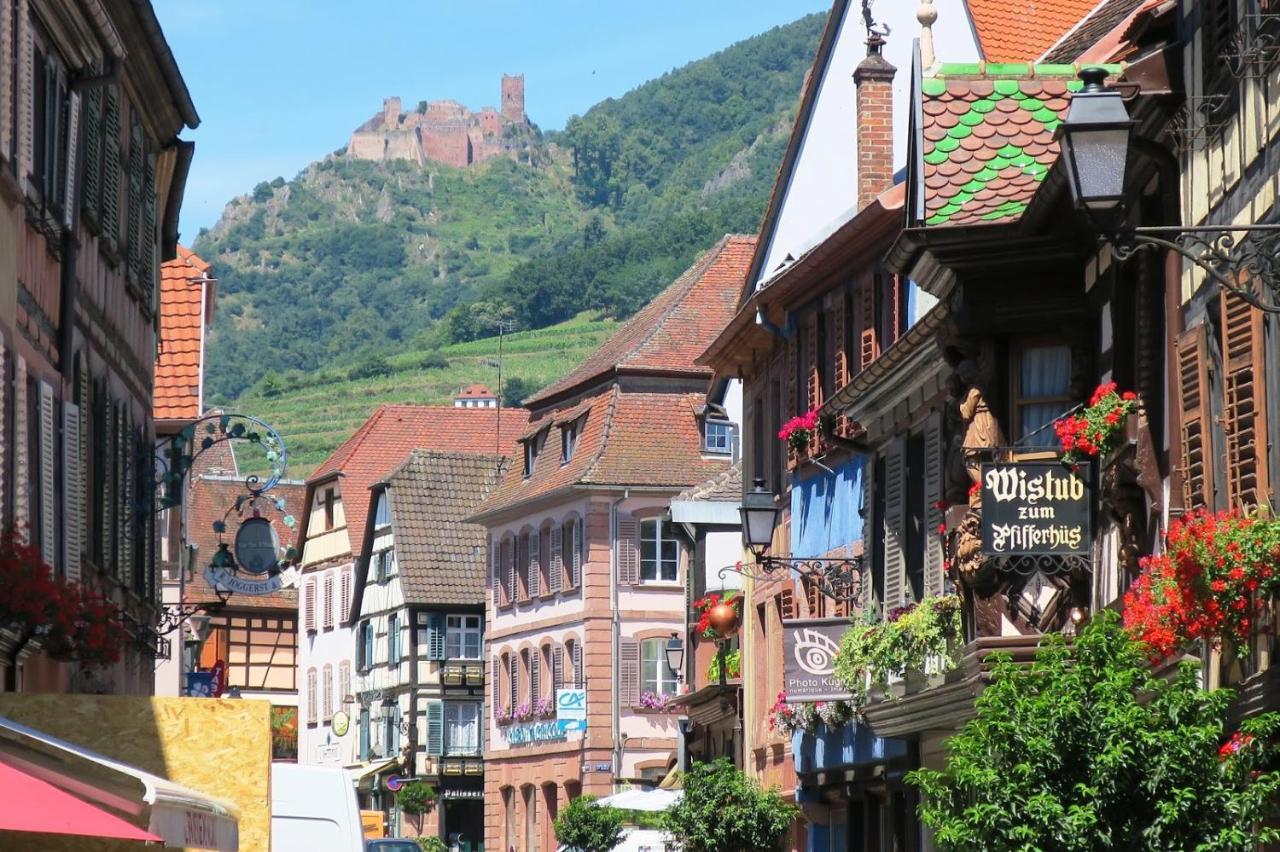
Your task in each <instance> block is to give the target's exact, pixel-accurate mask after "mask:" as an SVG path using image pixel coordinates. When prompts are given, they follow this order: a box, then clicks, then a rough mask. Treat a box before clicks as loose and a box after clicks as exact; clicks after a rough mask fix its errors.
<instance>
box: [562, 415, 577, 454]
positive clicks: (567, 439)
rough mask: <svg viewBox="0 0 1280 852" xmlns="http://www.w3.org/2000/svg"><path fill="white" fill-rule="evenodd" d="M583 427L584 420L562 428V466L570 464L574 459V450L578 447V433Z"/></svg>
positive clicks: (575, 421)
mask: <svg viewBox="0 0 1280 852" xmlns="http://www.w3.org/2000/svg"><path fill="white" fill-rule="evenodd" d="M581 427H582V418H578V419H576V420H574V421H573V422H572V423H566V424H564V425H563V426H561V427H560V464H568V463H569V461H570V460H571V459H572V458H573V450H574V448H575V447H577V445H578V433H579V431H581Z"/></svg>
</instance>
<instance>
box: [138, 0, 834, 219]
mask: <svg viewBox="0 0 1280 852" xmlns="http://www.w3.org/2000/svg"><path fill="white" fill-rule="evenodd" d="M154 5H155V8H156V12H157V14H158V16H159V18H160V23H161V25H162V26H163V27H164V32H165V35H166V37H167V38H168V40H169V44H170V46H171V47H172V48H173V52H174V55H175V56H176V57H177V59H178V65H179V67H180V68H181V69H182V73H183V76H184V78H185V79H186V81H187V86H188V87H189V88H190V89H191V94H192V97H193V98H194V99H195V104H196V110H197V111H198V112H199V113H200V118H201V125H200V127H199V128H198V129H196V130H195V131H191V130H188V131H186V132H185V133H184V136H185V137H186V138H189V139H194V140H195V142H196V156H195V162H194V163H193V165H192V170H191V176H190V179H189V181H188V183H187V194H186V201H185V203H184V205H183V210H182V218H181V224H182V237H183V240H184V241H187V242H189V241H191V240H194V239H195V236H196V232H197V231H198V230H199V229H200V228H202V227H208V226H210V225H212V224H213V223H214V222H215V221H216V220H217V218H218V215H219V214H220V213H221V212H222V208H223V206H224V205H225V204H226V202H227V201H228V200H230V199H231V198H232V197H233V196H235V195H238V194H241V193H244V192H247V191H249V190H250V189H252V188H253V186H254V184H256V183H257V182H258V181H261V180H270V179H271V178H274V177H276V176H277V175H283V176H284V177H286V178H290V177H293V176H294V175H295V174H297V173H298V172H299V171H300V170H301V169H302V168H303V167H304V166H306V165H307V164H308V163H310V162H311V161H313V160H317V159H320V158H321V157H323V156H324V155H325V154H326V153H328V152H330V151H333V150H335V149H336V148H340V147H342V146H343V145H345V144H346V142H347V137H348V135H349V134H350V132H351V130H353V129H354V128H355V127H356V126H357V125H358V124H360V123H361V122H363V121H364V120H365V119H367V118H369V117H370V116H371V115H373V114H374V113H375V112H377V111H378V110H379V109H381V104H382V99H383V98H384V97H387V96H389V95H399V96H400V97H401V98H402V99H403V101H404V103H405V104H406V105H408V104H416V103H417V102H418V101H419V100H439V99H443V98H453V99H455V100H459V101H462V102H463V103H465V104H467V105H468V106H470V107H472V108H479V107H481V106H486V105H495V106H496V105H497V104H498V92H499V81H500V79H501V76H502V74H503V73H504V72H508V73H520V72H523V73H524V75H525V85H526V90H527V91H526V108H527V111H528V113H529V117H530V118H531V119H532V120H533V121H534V122H536V123H537V124H538V125H539V126H541V127H542V128H544V129H554V128H560V127H563V126H564V122H565V120H566V119H567V118H568V117H569V116H571V115H573V114H575V113H581V112H583V111H584V110H586V109H587V108H588V107H590V106H591V105H592V104H594V103H596V102H597V101H599V100H602V99H603V98H606V97H609V96H611V95H620V94H622V93H623V92H626V91H627V90H628V89H631V88H633V87H635V86H636V85H638V84H640V83H643V82H644V81H646V80H649V79H651V78H653V77H655V76H658V75H660V74H662V73H664V72H666V71H669V70H671V69H672V68H675V67H678V66H680V65H683V64H685V63H686V62H689V61H691V60H694V59H698V58H700V57H702V56H705V55H707V54H708V53H712V52H714V51H716V50H719V49H721V48H723V47H726V46H728V45H730V44H732V43H734V42H735V41H739V40H741V39H743V38H747V37H749V36H752V35H755V34H756V33H760V32H763V31H765V30H767V29H769V28H770V27H773V26H776V25H778V24H783V23H787V22H789V21H792V20H795V19H796V18H798V17H800V16H801V15H804V14H807V13H809V12H814V11H824V10H825V9H827V8H828V3H827V2H824V0H648V2H645V3H628V2H619V0H362V2H357V3H352V2H350V0H347V2H339V0H252V1H251V0H154ZM798 94H799V93H797V95H798Z"/></svg>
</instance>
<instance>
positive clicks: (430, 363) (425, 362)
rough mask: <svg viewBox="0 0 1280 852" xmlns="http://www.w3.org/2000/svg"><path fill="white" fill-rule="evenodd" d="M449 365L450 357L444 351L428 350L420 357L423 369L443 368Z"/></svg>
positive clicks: (419, 360) (419, 365)
mask: <svg viewBox="0 0 1280 852" xmlns="http://www.w3.org/2000/svg"><path fill="white" fill-rule="evenodd" d="M448 366H449V359H448V358H446V357H445V356H444V354H443V353H442V352H428V353H426V354H425V355H423V356H422V357H421V358H419V359H418V368H419V369H421V370H443V369H445V368H446V367H448Z"/></svg>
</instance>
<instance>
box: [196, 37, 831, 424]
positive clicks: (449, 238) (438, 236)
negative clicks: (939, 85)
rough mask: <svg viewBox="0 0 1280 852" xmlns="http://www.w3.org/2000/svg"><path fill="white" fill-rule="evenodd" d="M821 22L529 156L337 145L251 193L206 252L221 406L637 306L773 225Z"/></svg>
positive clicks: (697, 66) (210, 379) (579, 127)
mask: <svg viewBox="0 0 1280 852" xmlns="http://www.w3.org/2000/svg"><path fill="white" fill-rule="evenodd" d="M821 24H822V17H821V16H820V15H811V16H809V17H806V18H803V19H801V20H799V21H797V22H795V23H792V24H789V25H787V26H785V27H779V28H777V29H774V30H771V31H770V32H767V33H764V34H762V35H760V36H757V37H755V38H752V39H749V40H747V41H744V42H741V43H739V44H736V45H734V46H732V47H729V48H727V49H725V50H723V51H721V52H719V53H717V54H715V55H713V56H710V57H708V58H706V59H703V60H700V61H697V62H694V63H691V64H689V65H687V66H685V67H683V68H680V69H676V70H674V71H672V72H670V73H668V74H666V75H663V76H662V77H660V78H658V79H656V80H653V81H650V82H649V83H646V84H644V85H643V86H640V87H639V88H637V89H635V90H633V91H631V92H629V93H627V94H625V95H623V96H621V97H619V98H616V99H609V100H607V101H604V102H602V103H600V104H597V105H596V106H595V107H593V108H592V109H591V110H589V111H588V112H587V113H586V114H585V115H583V116H581V117H578V116H575V117H574V118H573V119H572V120H570V122H569V123H568V124H567V126H566V128H565V129H564V130H563V131H558V132H549V133H547V134H546V135H545V136H543V135H541V134H539V133H538V132H537V131H536V130H534V131H531V133H530V134H529V139H528V141H527V147H526V150H525V155H524V156H523V157H522V161H521V162H519V163H516V162H512V161H508V160H495V161H491V162H489V163H487V164H484V165H482V166H479V167H475V168H472V169H468V170H458V169H452V168H449V167H446V166H439V165H430V166H428V167H427V168H425V169H423V168H419V167H417V166H415V165H413V164H411V163H409V162H407V161H405V162H398V163H391V164H375V163H370V162H363V161H354V160H349V159H347V158H346V157H345V156H343V152H342V151H338V152H335V154H334V155H332V156H330V157H328V158H326V159H325V160H324V161H322V162H319V163H314V164H312V165H311V166H309V167H308V168H307V169H305V170H304V171H303V172H302V173H300V174H299V175H297V176H296V177H295V178H294V179H293V180H290V181H285V180H283V179H281V178H277V179H275V180H274V181H271V182H269V183H262V184H260V185H259V186H258V187H256V188H255V190H254V192H253V193H252V194H251V195H246V196H242V197H240V198H237V199H234V200H233V201H232V202H230V203H229V204H228V206H227V208H226V210H225V212H224V214H223V217H222V219H221V220H220V221H219V223H218V224H217V225H216V226H215V227H214V228H213V229H211V230H210V231H207V232H203V233H202V234H201V235H200V237H199V238H198V239H197V241H196V244H195V246H194V248H195V250H196V251H197V252H198V253H199V254H201V255H202V256H203V257H205V258H206V259H207V260H209V261H211V262H212V263H213V264H214V266H215V269H216V272H217V275H218V277H219V279H220V285H219V286H220V289H219V295H218V310H217V314H216V316H215V324H214V331H213V334H212V335H211V337H210V343H209V353H208V362H207V378H206V387H207V389H208V393H209V396H210V398H211V400H213V401H215V402H230V401H233V400H235V399H236V398H237V397H239V396H241V395H244V394H246V392H248V391H249V390H250V389H251V388H252V389H253V393H252V394H251V395H250V398H251V399H265V398H267V397H266V396H265V394H266V393H267V392H271V393H274V394H276V395H280V394H286V393H289V392H290V389H291V388H301V387H302V386H304V385H307V384H308V383H309V382H311V381H313V380H314V379H315V377H316V376H317V374H319V373H320V372H321V371H326V372H327V375H328V376H329V377H330V378H333V377H343V378H344V379H346V380H353V379H352V378H351V377H354V380H355V381H360V380H361V379H360V377H361V376H366V377H367V376H376V375H377V374H378V371H379V370H380V369H381V366H382V364H381V362H380V361H379V358H380V357H381V358H386V359H393V360H394V359H395V358H397V357H401V358H403V357H407V356H406V355H405V354H404V353H407V352H411V353H415V354H413V356H412V357H413V358H418V359H422V358H424V357H426V356H425V355H424V354H423V353H429V352H431V351H433V350H436V349H439V348H440V347H443V346H448V345H450V344H454V343H458V342H462V341H466V340H471V339H475V338H479V337H486V336H489V335H492V334H493V332H494V328H495V326H496V321H498V320H506V321H510V322H513V323H514V324H515V326H516V327H517V328H522V329H536V328H542V327H545V326H549V325H551V324H553V323H558V322H562V321H565V320H568V319H570V318H572V317H574V316H575V315H577V314H579V313H580V312H582V311H584V310H592V311H596V312H597V313H598V314H599V315H602V316H608V317H614V318H617V317H624V316H626V315H628V314H630V313H632V312H633V311H635V310H636V308H638V307H639V306H640V305H642V304H643V303H644V302H645V301H646V300H647V299H648V298H649V297H651V296H652V295H653V294H654V293H655V292H657V290H658V289H660V288H661V287H662V286H663V285H664V284H666V283H668V282H669V281H670V280H671V279H672V278H674V277H675V276H676V275H678V274H679V273H680V272H681V271H682V270H683V269H684V268H686V267H687V266H688V264H689V263H690V262H691V261H692V259H693V258H694V256H695V255H696V254H697V253H698V252H699V251H701V250H703V249H705V248H707V247H708V246H710V245H711V244H712V243H713V242H714V241H715V240H716V239H717V238H718V237H720V236H721V235H722V234H724V233H726V232H729V231H746V232H750V231H754V230H755V229H756V227H757V226H758V224H759V220H760V216H761V213H762V212H763V208H764V204H765V201H766V198H767V195H768V191H769V188H770V186H771V184H772V181H773V177H774V175H775V173H776V171H777V167H778V162H779V160H780V158H781V153H782V149H783V146H784V145H785V142H786V136H787V133H788V132H789V130H790V123H791V120H792V115H793V110H794V107H795V104H796V102H797V98H798V94H799V91H800V87H801V83H802V80H803V76H804V72H805V70H806V69H807V67H808V64H809V62H810V60H811V59H812V54H813V51H814V48H815V47H816V44H817V39H818V35H819V32H820V29H821ZM583 354H585V352H584V353H583ZM269 371H270V373H271V374H270V375H268V372H269ZM541 372H546V373H549V372H550V371H541ZM457 378H458V379H459V381H462V380H470V379H473V378H474V379H475V380H477V381H490V379H488V378H486V377H484V376H481V375H475V376H464V375H462V374H459V375H458V377H457ZM264 383H265V384H264ZM286 437H288V435H286Z"/></svg>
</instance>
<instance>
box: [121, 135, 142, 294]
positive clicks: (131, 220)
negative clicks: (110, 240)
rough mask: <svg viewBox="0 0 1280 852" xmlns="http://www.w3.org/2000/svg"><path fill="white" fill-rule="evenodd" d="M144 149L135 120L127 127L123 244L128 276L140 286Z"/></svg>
mask: <svg viewBox="0 0 1280 852" xmlns="http://www.w3.org/2000/svg"><path fill="white" fill-rule="evenodd" d="M145 160H146V151H145V150H143V141H142V125H140V124H138V122H137V121H136V120H135V121H134V122H133V126H132V127H131V128H130V129H129V175H128V181H129V185H128V196H129V202H128V209H127V211H126V218H125V246H126V249H127V257H128V263H127V264H126V266H127V268H128V271H129V277H130V279H132V281H133V282H134V284H135V285H138V286H141V284H142V282H141V280H140V279H141V273H140V268H141V266H142V186H143V182H144V181H145V180H146V175H147V167H146V163H145Z"/></svg>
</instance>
